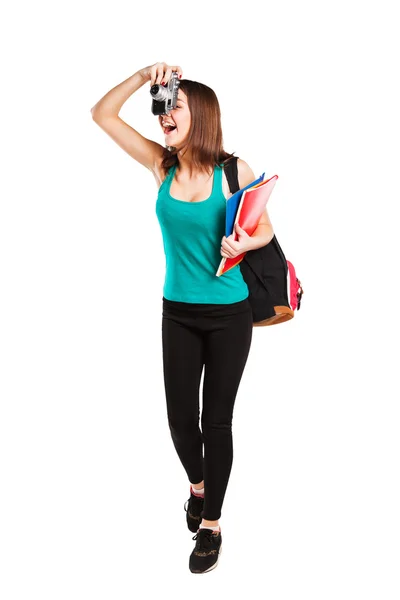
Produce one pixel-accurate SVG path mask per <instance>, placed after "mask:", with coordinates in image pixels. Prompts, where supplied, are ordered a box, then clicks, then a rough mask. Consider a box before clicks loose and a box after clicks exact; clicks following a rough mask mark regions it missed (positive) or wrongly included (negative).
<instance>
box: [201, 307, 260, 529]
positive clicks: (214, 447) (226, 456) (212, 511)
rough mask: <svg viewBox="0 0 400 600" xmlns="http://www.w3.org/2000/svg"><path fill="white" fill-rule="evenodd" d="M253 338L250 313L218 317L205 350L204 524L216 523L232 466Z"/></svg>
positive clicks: (203, 420) (203, 414) (203, 429)
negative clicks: (237, 407) (237, 408)
mask: <svg viewBox="0 0 400 600" xmlns="http://www.w3.org/2000/svg"><path fill="white" fill-rule="evenodd" d="M252 335H253V318H252V313H251V309H249V311H247V312H241V313H238V314H235V315H230V316H227V317H219V318H218V320H217V321H216V322H215V326H214V327H213V328H212V330H210V331H209V332H208V335H207V338H206V348H205V373H204V384H203V411H202V418H201V425H202V432H203V440H204V482H205V495H204V509H203V512H202V513H201V516H202V517H203V519H204V521H205V522H206V523H205V524H210V523H208V522H209V521H210V522H212V521H217V520H218V519H219V518H220V516H221V509H222V504H223V500H224V496H225V492H226V488H227V485H228V480H229V476H230V472H231V467H232V462H233V441H232V417H233V408H234V403H235V399H236V394H237V391H238V388H239V384H240V380H241V378H242V374H243V371H244V367H245V365H246V362H247V357H248V354H249V351H250V346H251V340H252Z"/></svg>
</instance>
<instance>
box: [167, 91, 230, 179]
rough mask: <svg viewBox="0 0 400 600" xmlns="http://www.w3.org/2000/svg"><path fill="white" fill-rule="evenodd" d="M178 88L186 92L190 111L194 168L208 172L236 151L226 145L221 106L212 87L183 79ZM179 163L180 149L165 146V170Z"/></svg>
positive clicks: (190, 146) (188, 142) (189, 145)
mask: <svg viewBox="0 0 400 600" xmlns="http://www.w3.org/2000/svg"><path fill="white" fill-rule="evenodd" d="M179 88H180V89H181V90H182V91H183V92H184V93H185V94H186V96H187V99H188V106H189V110H190V114H191V123H190V129H189V136H188V141H187V146H188V147H189V148H190V150H191V152H192V162H193V166H194V168H195V169H198V170H200V171H206V172H209V169H210V168H211V169H214V166H217V165H220V164H221V163H225V162H227V161H228V160H229V159H230V158H231V157H233V155H234V153H233V154H229V153H228V152H225V150H224V149H223V138H222V127H221V110H220V107H219V102H218V98H217V96H216V94H215V92H214V90H212V89H211V88H210V87H208V86H207V85H204V84H203V83H199V82H197V81H191V80H190V79H182V80H181V81H180V82H179ZM178 164H179V159H178V156H177V150H176V148H175V147H173V146H167V147H166V148H164V153H163V157H162V163H161V166H162V167H163V169H165V171H168V169H169V168H170V167H172V166H174V165H178Z"/></svg>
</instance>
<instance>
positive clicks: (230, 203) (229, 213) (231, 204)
mask: <svg viewBox="0 0 400 600" xmlns="http://www.w3.org/2000/svg"><path fill="white" fill-rule="evenodd" d="M264 175H265V173H263V174H262V175H260V177H259V178H258V179H255V180H254V181H252V182H251V183H249V184H248V185H246V187H244V188H243V189H241V190H238V191H237V192H235V193H234V194H233V196H231V197H230V198H229V200H227V201H226V218H225V236H226V237H229V236H230V235H232V233H233V226H234V223H235V218H236V213H237V209H238V207H239V204H240V200H241V198H242V194H243V192H244V191H245V190H247V188H251V187H253V186H254V185H257V184H258V183H261V182H262V181H264Z"/></svg>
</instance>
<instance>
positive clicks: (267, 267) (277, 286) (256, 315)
mask: <svg viewBox="0 0 400 600" xmlns="http://www.w3.org/2000/svg"><path fill="white" fill-rule="evenodd" d="M237 159H238V157H237V156H233V157H232V158H231V159H229V161H228V162H227V163H225V165H224V171H225V174H226V178H227V180H228V184H229V189H230V191H231V193H232V194H234V193H235V192H237V191H238V190H239V189H240V188H239V180H238V170H237ZM239 266H240V270H241V272H242V275H243V279H244V280H245V282H246V283H247V287H248V288H249V302H250V305H251V309H252V311H253V326H254V327H257V326H264V325H276V324H277V323H283V322H285V321H289V320H290V319H292V318H293V317H294V311H295V310H296V309H297V310H299V309H300V302H301V298H302V295H303V288H302V287H301V283H300V280H299V279H298V278H297V277H296V272H295V269H294V266H293V264H292V263H291V262H289V261H288V260H286V257H285V255H284V254H283V251H282V248H281V247H280V245H279V243H278V240H277V239H276V236H275V235H274V237H273V238H272V240H271V241H270V242H269V243H268V244H267V245H266V246H262V247H261V248H257V249H256V250H248V251H247V252H246V254H245V256H244V258H243V260H242V261H241V262H240V263H239ZM221 277H223V275H221Z"/></svg>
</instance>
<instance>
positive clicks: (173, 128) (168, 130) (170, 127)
mask: <svg viewBox="0 0 400 600" xmlns="http://www.w3.org/2000/svg"><path fill="white" fill-rule="evenodd" d="M175 129H176V126H174V127H172V126H169V127H164V133H165V134H166V135H169V134H170V133H172V131H175Z"/></svg>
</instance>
